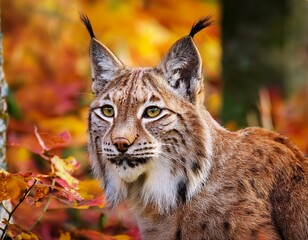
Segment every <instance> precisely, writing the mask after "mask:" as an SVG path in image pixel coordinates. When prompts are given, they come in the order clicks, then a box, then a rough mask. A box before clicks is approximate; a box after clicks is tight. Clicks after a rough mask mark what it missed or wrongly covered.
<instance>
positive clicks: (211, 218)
mask: <svg viewBox="0 0 308 240" xmlns="http://www.w3.org/2000/svg"><path fill="white" fill-rule="evenodd" d="M82 20H83V22H84V24H85V25H86V27H87V29H88V31H89V33H90V35H91V43H90V58H91V67H92V78H93V84H92V90H93V92H94V94H95V99H94V101H93V102H92V104H91V106H90V113H89V153H90V157H91V160H92V166H93V171H94V173H95V175H96V177H98V178H99V179H101V181H102V185H103V187H104V191H105V194H106V197H107V200H108V203H109V205H110V206H115V205H117V204H119V203H122V202H126V203H127V204H128V205H129V206H130V207H131V211H132V213H133V214H134V215H135V217H136V221H137V223H138V226H139V228H140V231H141V234H142V237H143V239H146V240H148V239H155V240H157V239H168V240H170V239H194V240H197V239H200V240H201V239H202V240H204V239H208V240H215V239H217V240H222V239H234V240H243V239H245V240H250V239H258V240H261V239H262V240H265V239H266V240H279V239H280V240H282V239H283V240H285V239H289V240H307V239H308V160H307V158H305V157H304V156H303V154H302V153H301V152H300V151H299V150H298V148H297V147H296V146H294V145H293V144H292V143H291V142H290V141H289V140H288V139H287V138H285V137H283V136H281V135H279V134H277V133H275V132H271V131H267V130H264V129H261V128H247V129H244V130H241V131H238V132H230V131H227V130H226V129H224V128H223V127H221V126H220V125H219V124H218V123H217V122H215V120H214V119H213V118H212V117H211V116H210V114H209V113H208V112H207V111H206V109H205V108H204V106H203V101H204V87H203V77H202V63H201V59H200V55H199V53H198V50H197V48H196V47H195V44H194V42H193V36H194V34H195V33H197V32H198V31H200V30H201V29H203V28H205V27H207V26H208V25H210V23H211V22H210V20H209V18H205V19H202V20H200V21H199V22H198V23H197V24H195V25H194V26H193V27H192V30H191V32H190V34H189V35H188V36H185V37H183V38H181V39H180V40H179V41H177V42H176V43H175V44H174V45H173V46H172V47H171V49H170V50H169V52H168V53H167V54H166V56H165V57H164V58H163V59H162V61H161V63H160V64H159V65H158V66H157V67H153V68H128V67H126V66H125V65H123V64H122V63H121V61H120V60H119V59H118V58H117V57H116V56H115V55H114V54H113V53H111V52H110V50H108V49H107V48H106V47H105V46H104V45H103V44H101V43H100V42H98V41H97V40H96V38H95V36H94V33H93V30H92V27H91V24H90V22H89V20H88V18H87V17H86V16H82Z"/></svg>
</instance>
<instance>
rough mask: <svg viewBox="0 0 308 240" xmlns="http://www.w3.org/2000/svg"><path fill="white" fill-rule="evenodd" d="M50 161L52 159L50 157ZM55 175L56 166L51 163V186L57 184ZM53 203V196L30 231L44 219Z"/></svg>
mask: <svg viewBox="0 0 308 240" xmlns="http://www.w3.org/2000/svg"><path fill="white" fill-rule="evenodd" d="M49 161H50V159H49ZM54 175H55V168H54V166H53V165H51V176H52V182H51V187H54V186H55V185H56V180H55V178H54ZM50 203H51V197H50V198H48V201H47V203H46V205H45V207H44V209H43V212H42V213H41V215H40V216H39V217H38V219H37V220H36V221H35V222H34V223H33V224H32V226H31V227H30V228H29V231H32V230H33V228H34V227H35V226H36V225H37V224H38V223H39V222H40V221H41V220H42V218H43V216H44V215H45V213H46V212H47V210H48V208H49V205H50Z"/></svg>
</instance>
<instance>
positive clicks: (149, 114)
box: [143, 106, 161, 118]
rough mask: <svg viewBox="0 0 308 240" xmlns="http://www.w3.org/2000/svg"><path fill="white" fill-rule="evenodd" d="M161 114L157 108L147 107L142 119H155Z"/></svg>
mask: <svg viewBox="0 0 308 240" xmlns="http://www.w3.org/2000/svg"><path fill="white" fill-rule="evenodd" d="M160 113H161V109H160V108H159V107H155V106H150V107H147V108H146V109H145V111H144V113H143V117H145V118H155V117H157V116H158V115H159V114H160Z"/></svg>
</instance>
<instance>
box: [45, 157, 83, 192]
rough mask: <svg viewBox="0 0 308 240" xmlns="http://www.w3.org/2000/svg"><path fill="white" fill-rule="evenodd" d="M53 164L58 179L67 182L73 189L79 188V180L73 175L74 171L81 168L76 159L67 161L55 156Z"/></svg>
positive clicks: (52, 159) (71, 158)
mask: <svg viewBox="0 0 308 240" xmlns="http://www.w3.org/2000/svg"><path fill="white" fill-rule="evenodd" d="M51 163H52V164H53V166H54V169H55V174H56V175H57V176H58V177H60V178H61V179H63V180H65V181H66V182H67V184H68V185H70V186H71V187H73V188H76V187H77V186H78V183H79V181H78V179H76V178H74V177H73V176H72V175H71V174H72V173H73V172H74V170H75V169H76V168H78V167H79V163H78V162H77V160H76V159H75V158H73V157H68V158H66V159H61V158H59V157H58V156H54V157H52V158H51Z"/></svg>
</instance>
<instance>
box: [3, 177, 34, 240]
mask: <svg viewBox="0 0 308 240" xmlns="http://www.w3.org/2000/svg"><path fill="white" fill-rule="evenodd" d="M36 183H37V180H36V179H35V180H34V182H33V184H32V185H31V186H30V187H29V188H28V189H27V190H26V191H25V192H24V194H23V195H22V197H21V198H20V199H19V202H18V203H17V204H16V206H15V207H14V208H13V209H12V211H9V210H8V209H7V208H6V207H5V206H4V204H2V202H1V205H2V207H3V209H4V210H5V211H6V212H7V213H8V219H7V222H10V221H11V218H12V216H13V214H14V213H15V211H16V210H17V208H18V207H19V206H20V204H22V203H23V201H24V200H25V199H26V197H27V196H28V195H29V194H30V192H31V189H32V188H33V187H34V185H35V184H36ZM7 229H8V225H7V224H6V226H5V227H4V229H1V230H2V235H1V240H3V239H4V237H5V235H6V233H7Z"/></svg>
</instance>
